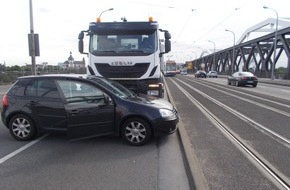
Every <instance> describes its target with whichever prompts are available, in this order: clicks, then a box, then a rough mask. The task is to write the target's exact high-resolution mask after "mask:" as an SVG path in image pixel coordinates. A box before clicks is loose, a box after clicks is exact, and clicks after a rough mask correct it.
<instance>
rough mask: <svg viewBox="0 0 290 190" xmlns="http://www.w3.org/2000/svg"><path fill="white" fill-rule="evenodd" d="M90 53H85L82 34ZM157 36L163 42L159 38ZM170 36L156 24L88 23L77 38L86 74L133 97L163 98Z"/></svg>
mask: <svg viewBox="0 0 290 190" xmlns="http://www.w3.org/2000/svg"><path fill="white" fill-rule="evenodd" d="M85 33H86V34H87V36H89V50H88V53H85V52H84V42H83V39H84V34H85ZM160 33H163V34H164V38H160V36H159V35H160ZM170 38H171V35H170V33H169V32H168V31H167V30H162V29H159V25H158V23H157V22H156V21H153V19H152V17H149V20H148V22H127V20H124V21H122V22H100V20H99V19H97V22H91V23H90V25H89V29H88V30H85V31H81V32H80V34H79V37H78V39H79V52H80V53H83V54H88V59H89V63H88V68H87V72H88V74H91V75H96V76H102V77H106V78H110V79H112V80H116V81H118V82H120V83H121V84H123V85H124V86H126V87H128V88H129V89H131V90H133V91H134V92H136V93H141V94H148V95H152V96H157V97H163V95H164V85H163V74H162V64H163V63H162V61H163V54H165V53H168V52H169V51H170V50H171V42H170Z"/></svg>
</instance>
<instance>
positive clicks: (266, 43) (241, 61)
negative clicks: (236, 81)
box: [192, 27, 290, 79]
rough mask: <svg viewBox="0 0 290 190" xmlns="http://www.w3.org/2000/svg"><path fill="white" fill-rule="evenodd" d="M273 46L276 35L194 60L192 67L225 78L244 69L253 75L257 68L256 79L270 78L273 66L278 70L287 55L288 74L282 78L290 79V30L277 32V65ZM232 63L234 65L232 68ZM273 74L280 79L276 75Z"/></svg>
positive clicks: (272, 34) (266, 36)
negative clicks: (280, 61)
mask: <svg viewBox="0 0 290 190" xmlns="http://www.w3.org/2000/svg"><path fill="white" fill-rule="evenodd" d="M274 42H275V32H274V33H270V34H268V35H265V36H262V37H259V38H256V39H253V40H250V41H247V42H244V43H241V44H237V45H235V46H232V47H229V48H227V49H224V50H221V51H217V52H215V53H213V54H209V55H206V56H203V57H200V58H198V59H195V60H193V61H192V65H193V68H194V69H196V70H199V69H201V67H202V66H204V70H205V71H209V70H216V71H218V72H219V73H220V74H226V75H229V74H231V73H233V72H235V71H238V70H239V68H241V67H242V69H243V70H244V71H250V70H251V69H253V68H254V69H253V72H255V75H257V76H259V77H268V78H270V77H271V69H272V65H273V62H274V63H275V66H276V63H277V62H278V61H279V58H281V54H282V53H283V51H284V52H285V54H286V56H287V60H285V61H287V73H286V74H285V76H283V78H285V79H290V49H289V47H290V27H287V28H284V29H282V30H279V31H277V43H276V44H277V45H276V56H275V57H276V58H275V61H274V60H273V53H274V47H275V46H274ZM233 52H234V56H233ZM233 58H234V61H233ZM214 62H215V63H214ZM232 63H234V64H233V66H232ZM232 67H233V72H232ZM274 68H275V67H274ZM274 74H275V77H277V76H276V75H277V73H276V71H275V72H274Z"/></svg>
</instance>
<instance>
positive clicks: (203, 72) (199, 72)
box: [194, 70, 207, 78]
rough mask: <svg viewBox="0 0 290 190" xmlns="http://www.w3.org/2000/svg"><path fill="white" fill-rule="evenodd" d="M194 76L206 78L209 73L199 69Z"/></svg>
mask: <svg viewBox="0 0 290 190" xmlns="http://www.w3.org/2000/svg"><path fill="white" fill-rule="evenodd" d="M194 77H195V78H206V77H207V74H206V72H205V71H201V70H198V71H196V73H195V74H194Z"/></svg>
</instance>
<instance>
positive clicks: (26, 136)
mask: <svg viewBox="0 0 290 190" xmlns="http://www.w3.org/2000/svg"><path fill="white" fill-rule="evenodd" d="M9 131H10V134H11V135H12V136H13V137H14V138H15V139H16V140H19V141H28V140H31V139H33V137H34V136H35V134H36V128H35V126H34V124H33V122H32V120H31V119H30V118H29V117H27V116H26V115H23V114H17V115H15V116H13V117H12V119H11V120H10V122H9Z"/></svg>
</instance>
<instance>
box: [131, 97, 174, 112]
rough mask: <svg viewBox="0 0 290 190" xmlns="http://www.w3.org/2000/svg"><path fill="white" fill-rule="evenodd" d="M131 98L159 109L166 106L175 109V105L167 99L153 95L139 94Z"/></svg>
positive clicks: (133, 100)
mask: <svg viewBox="0 0 290 190" xmlns="http://www.w3.org/2000/svg"><path fill="white" fill-rule="evenodd" d="M129 100H130V101H132V102H135V103H138V104H143V105H150V106H153V107H156V108H159V109H160V108H165V109H169V110H172V109H173V105H172V104H171V103H170V102H168V101H167V100H165V99H162V98H157V97H153V96H146V95H139V96H135V97H130V98H129Z"/></svg>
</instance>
